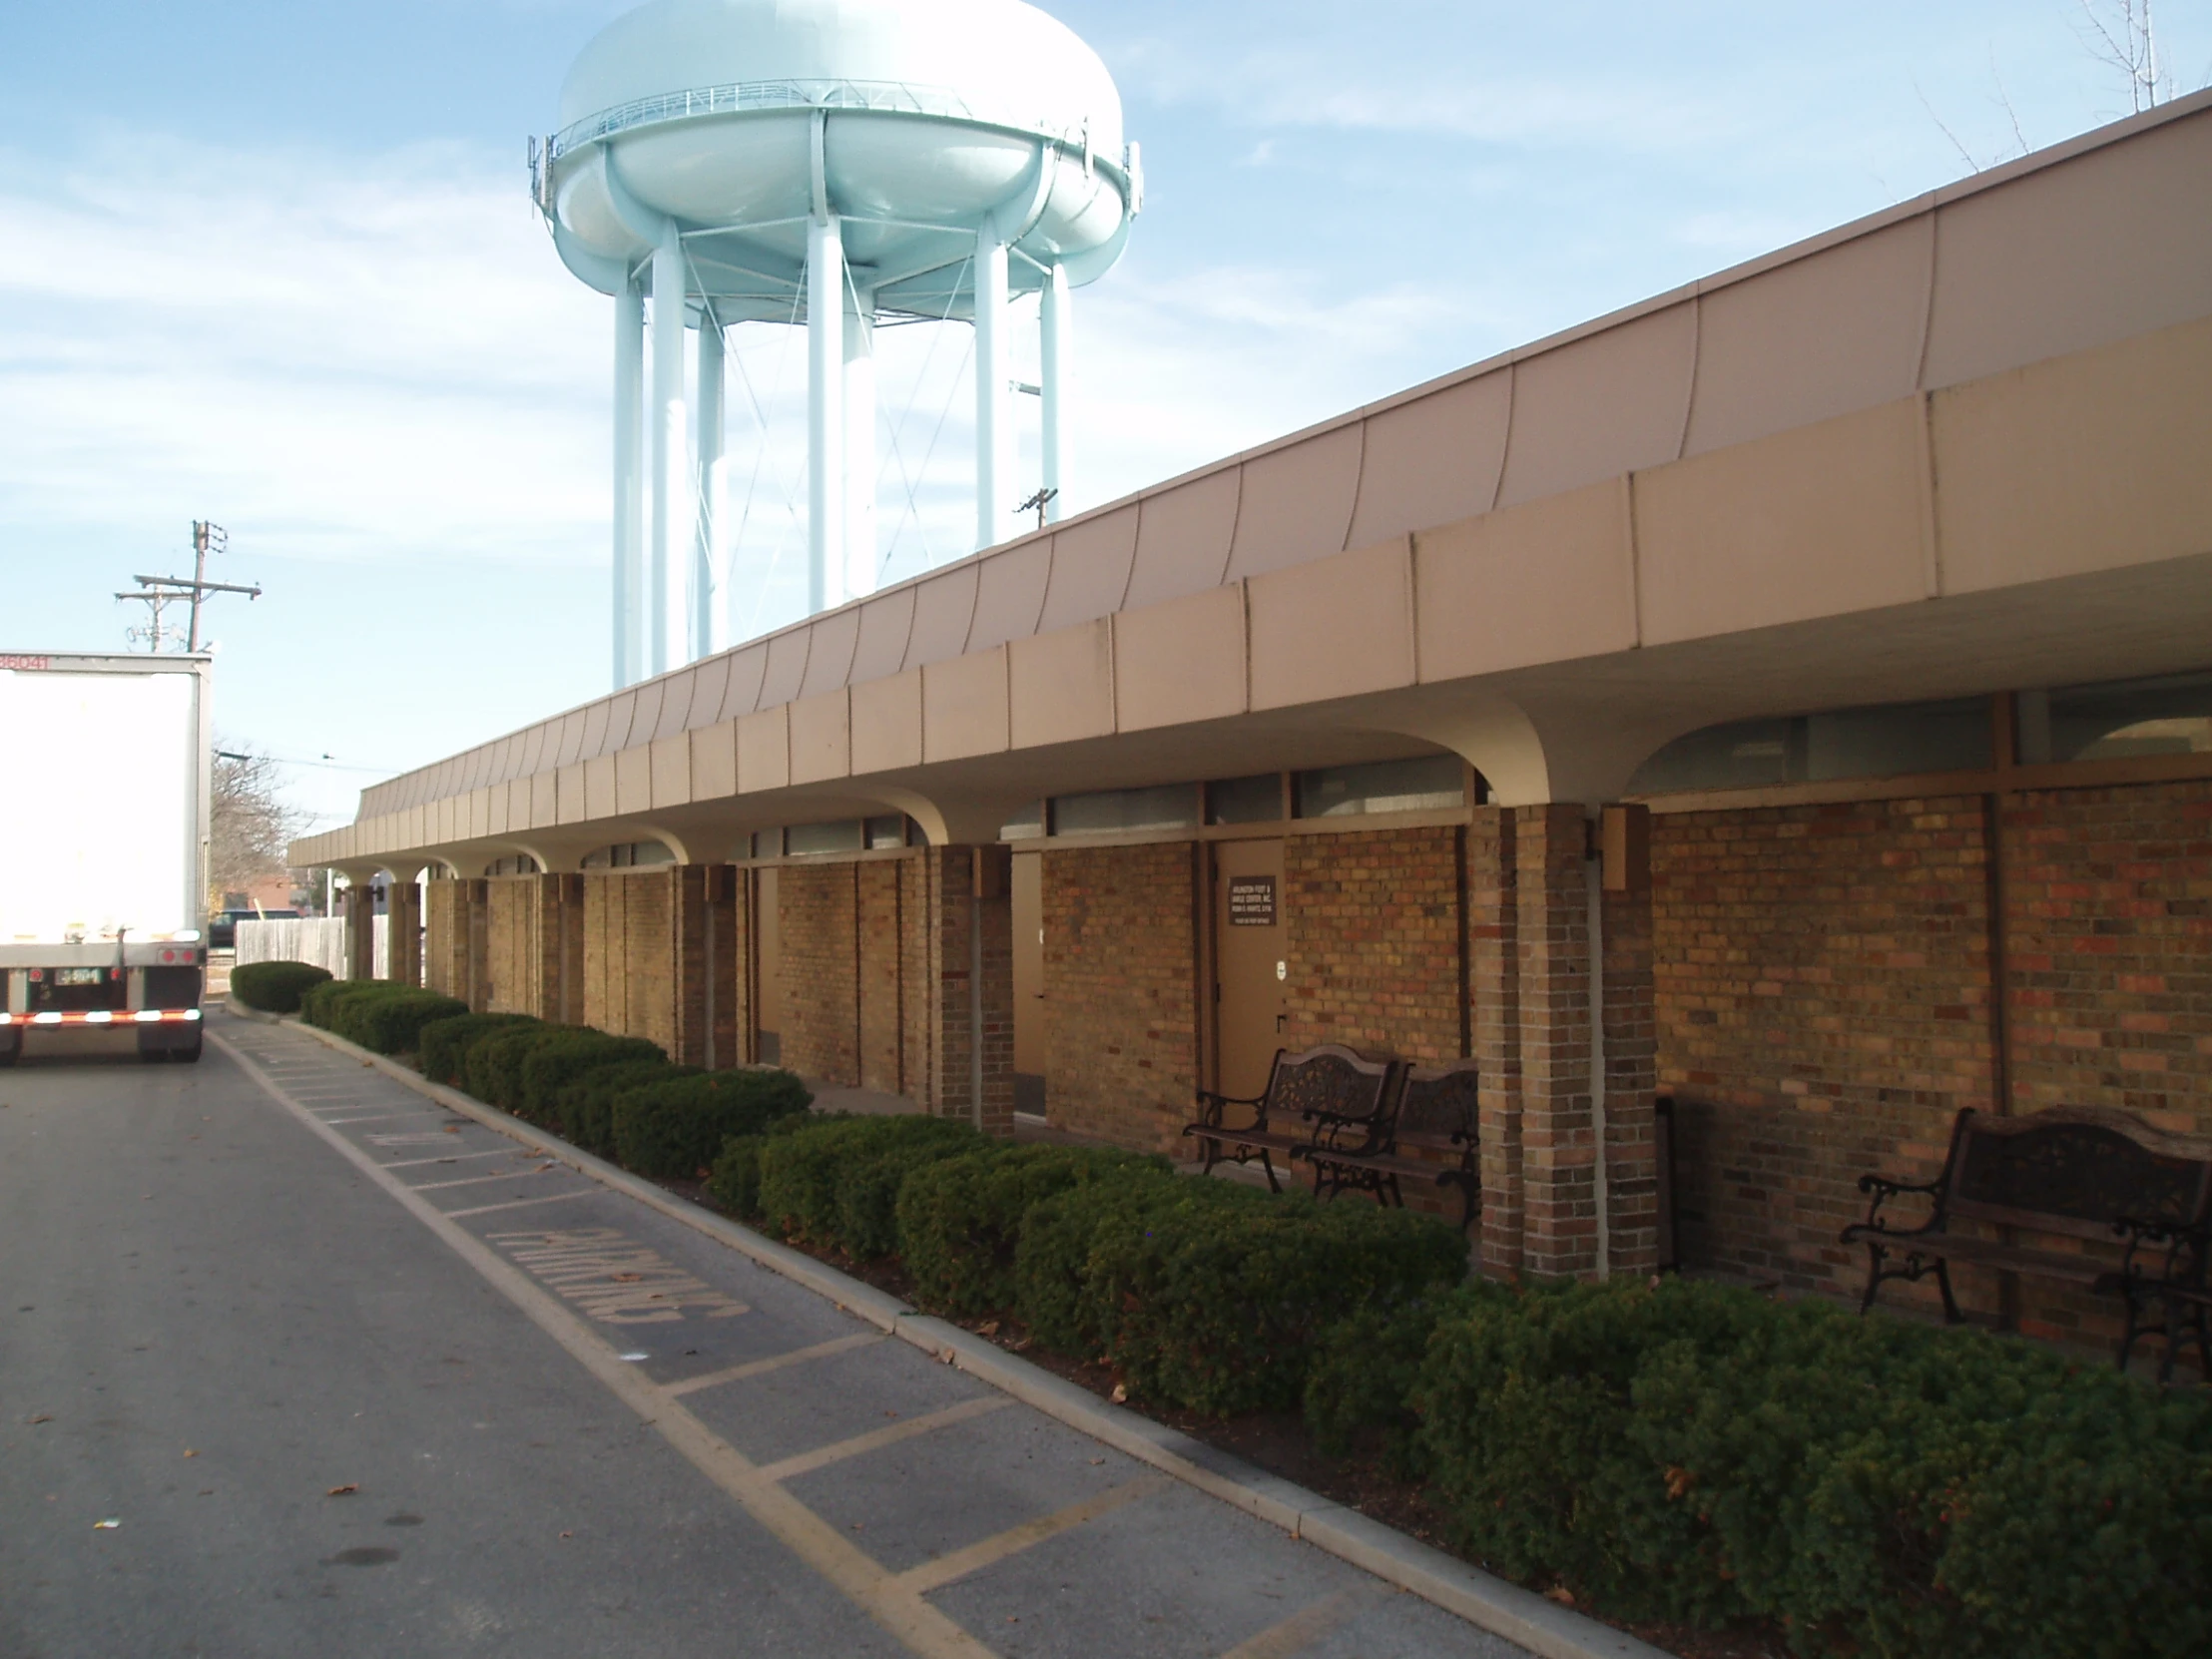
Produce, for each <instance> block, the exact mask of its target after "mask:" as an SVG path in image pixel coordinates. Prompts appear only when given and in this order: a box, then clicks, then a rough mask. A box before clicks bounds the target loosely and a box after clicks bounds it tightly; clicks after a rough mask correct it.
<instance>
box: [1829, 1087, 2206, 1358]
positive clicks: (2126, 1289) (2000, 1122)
mask: <svg viewBox="0 0 2212 1659" xmlns="http://www.w3.org/2000/svg"><path fill="white" fill-rule="evenodd" d="M1859 1190H1860V1191H1861V1192H1863V1193H1871V1194H1873V1195H1874V1202H1873V1204H1872V1205H1870V1206H1869V1207H1868V1210H1867V1219H1866V1220H1865V1221H1863V1222H1858V1223H1855V1224H1854V1225H1852V1226H1850V1227H1847V1228H1845V1229H1844V1232H1843V1242H1844V1243H1845V1244H1847V1245H1852V1244H1862V1245H1865V1246H1866V1247H1867V1289H1866V1294H1865V1295H1864V1296H1863V1297H1862V1298H1861V1299H1860V1303H1859V1307H1860V1311H1861V1312H1862V1313H1864V1312H1865V1311H1866V1310H1867V1309H1869V1308H1871V1307H1873V1306H1874V1301H1875V1297H1876V1295H1877V1294H1878V1293H1879V1292H1880V1291H1881V1289H1882V1287H1883V1285H1884V1284H1886V1283H1887V1282H1888V1281H1890V1280H1892V1279H1907V1280H1918V1279H1922V1278H1925V1277H1927V1276H1928V1275H1929V1274H1934V1275H1935V1276H1936V1287H1937V1289H1938V1290H1940V1291H1941V1293H1942V1298H1943V1317H1944V1318H1945V1319H1947V1320H1949V1321H1950V1322H1951V1323H1952V1324H1953V1325H1956V1324H1959V1323H1961V1322H1962V1321H1963V1319H1964V1316H1963V1315H1962V1314H1960V1313H1959V1312H1958V1303H1957V1299H1956V1298H1955V1297H1954V1296H1953V1295H1952V1294H1951V1284H1950V1264H1951V1263H1953V1262H1963V1263H1966V1264H1968V1265H1970V1266H1973V1267H1981V1268H1989V1269H1993V1270H1995V1271H1997V1272H2000V1273H2018V1274H2025V1275H2028V1276H2031V1277H2034V1278H2040V1279H2050V1280H2055V1281H2058V1282H2060V1283H2063V1284H2070V1285H2078V1286H2080V1287H2082V1288H2083V1289H2086V1290H2091V1291H2095V1292H2098V1293H2100V1294H2104V1295H2116V1296H2118V1297H2120V1298H2122V1299H2123V1300H2124V1302H2125V1303H2126V1308H2127V1322H2126V1327H2125V1332H2124V1335H2123V1336H2122V1338H2121V1341H2120V1351H2119V1360H2120V1365H2121V1367H2122V1368H2123V1369H2124V1368H2125V1367H2126V1365H2127V1361H2128V1356H2129V1354H2130V1352H2131V1351H2132V1350H2133V1348H2134V1346H2135V1342H2136V1340H2137V1339H2138V1338H2139V1337H2141V1336H2143V1335H2144V1334H2145V1332H2146V1331H2148V1330H2152V1329H2157V1328H2154V1327H2148V1326H2146V1325H2145V1324H2144V1323H2143V1313H2144V1309H2145V1307H2146V1306H2147V1305H2149V1304H2150V1303H2152V1302H2154V1301H2158V1300H2160V1298H2161V1294H2162V1287H2163V1285H2164V1284H2165V1279H2164V1278H2163V1277H2162V1272H2163V1271H2165V1270H2161V1269H2159V1268H2155V1267H2151V1266H2148V1265H2142V1266H2138V1265H2137V1264H2136V1252H2135V1251H2133V1250H2131V1251H2130V1253H2129V1260H2128V1265H2127V1266H2126V1267H2124V1268H2123V1269H2122V1270H2121V1271H2118V1272H2114V1271H2113V1270H2112V1267H2111V1265H2110V1263H2108V1262H2105V1261H2100V1260H2098V1259H2096V1258H2094V1257H2092V1256H2090V1255H2089V1254H2087V1253H2086V1252H2061V1251H2049V1250H2029V1249H2025V1248H2022V1247H2020V1246H2018V1245H2014V1244H2007V1243H2002V1242H2000V1241H1998V1240H1995V1239H1989V1238H1982V1237H1977V1236H1975V1235H1974V1234H1971V1233H1953V1232H1952V1231H1950V1227H1951V1224H1952V1223H1953V1222H1958V1221H1963V1222H1978V1223H1982V1224H1984V1225H1986V1226H1990V1227H1998V1228H2014V1229H2018V1230H2020V1231H2022V1232H2029V1233H2040V1234H2045V1235H2051V1236H2056V1237H2062V1238H2075V1239H2094V1240H2101V1241H2106V1242H2109V1241H2110V1240H2112V1239H2113V1238H2114V1237H2115V1235H2117V1236H2119V1237H2123V1238H2127V1237H2131V1236H2137V1235H2147V1234H2149V1233H2154V1232H2158V1231H2159V1230H2163V1229H2175V1230H2179V1231H2181V1232H2184V1233H2201V1232H2202V1230H2203V1228H2204V1226H2205V1220H2206V1213H2207V1208H2208V1205H2212V1139H2205V1138H2202V1137H2198V1136H2190V1135H2170V1134H2167V1133H2165V1132H2163V1131H2161V1130H2157V1129H2153V1128H2152V1127H2151V1126H2150V1125H2149V1124H2147V1123H2144V1122H2143V1121H2142V1120H2141V1119H2140V1118H2138V1117H2136V1116H2135V1115H2134V1114H2133V1113H2130V1112H2120V1111H2114V1110H2111V1109H2109V1108H2105V1107H2096V1106H2054V1107H2052V1108H2050V1109H2049V1110H2047V1111H2042V1112H2035V1113H2031V1114H2029V1115H2028V1116H2026V1117H2018V1118H1995V1117H1988V1116H1985V1115H1984V1114H1982V1113H1979V1112H1976V1111H1974V1110H1973V1108H1971V1107H1967V1108H1966V1109H1965V1110H1963V1111H1961V1112H1960V1113H1959V1114H1958V1117H1957V1119H1956V1121H1955V1122H1954V1123H1953V1124H1952V1126H1951V1132H1950V1151H1949V1153H1948V1155H1947V1156H1946V1157H1945V1158H1944V1160H1943V1168H1942V1172H1941V1173H1940V1174H1939V1175H1937V1176H1936V1179H1935V1180H1933V1181H1927V1182H1914V1181H1893V1180H1891V1179H1889V1178H1888V1177H1886V1176H1880V1175H1863V1176H1861V1177H1860V1178H1859ZM1906 1194H1912V1195H1917V1196H1924V1197H1926V1198H1928V1199H1930V1200H1931V1201H1932V1205H1933V1208H1932V1209H1931V1211H1930V1214H1929V1216H1928V1218H1927V1220H1926V1221H1924V1222H1923V1223H1922V1224H1921V1225H1920V1226H1918V1227H1899V1226H1895V1225H1893V1224H1892V1220H1891V1218H1888V1217H1886V1216H1885V1215H1884V1214H1883V1207H1884V1206H1885V1205H1886V1204H1888V1203H1889V1201H1890V1200H1891V1199H1893V1198H1897V1197H1900V1196H1903V1195H1906ZM2166 1259H2167V1264H2168V1268H2169V1269H2170V1270H2171V1271H2178V1272H2181V1273H2183V1274H2185V1275H2186V1274H2193V1275H2194V1284H2193V1287H2192V1286H2191V1285H2188V1284H2182V1285H2181V1286H2180V1288H2182V1289H2190V1288H2194V1289H2199V1290H2201V1289H2202V1288H2203V1282H2204V1260H2203V1253H2202V1252H2201V1251H2199V1252H2196V1253H2195V1254H2194V1256H2193V1257H2192V1255H2191V1253H2189V1252H2186V1251H2182V1252H2171V1251H2169V1252H2167V1253H2166ZM2192 1261H2193V1267H2192V1266H2191V1265H2190V1264H2191V1263H2192ZM1893 1264H1895V1265H1893Z"/></svg>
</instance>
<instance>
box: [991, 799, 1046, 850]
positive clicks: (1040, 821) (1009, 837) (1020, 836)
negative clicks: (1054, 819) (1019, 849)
mask: <svg viewBox="0 0 2212 1659" xmlns="http://www.w3.org/2000/svg"><path fill="white" fill-rule="evenodd" d="M1043 833H1044V803H1043V802H1042V801H1032V802H1030V803H1028V804H1027V805H1026V806H1024V807H1023V808H1022V810H1021V812H1020V813H1019V814H1017V815H1016V816H1015V817H1013V818H1010V819H1008V820H1007V821H1006V822H1005V823H1004V824H1002V825H1000V826H999V827H998V838H999V839H1000V840H1002V841H1026V840H1033V839H1035V838H1036V837H1037V836H1039V835H1041V834H1043Z"/></svg>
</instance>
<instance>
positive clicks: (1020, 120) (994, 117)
mask: <svg viewBox="0 0 2212 1659" xmlns="http://www.w3.org/2000/svg"><path fill="white" fill-rule="evenodd" d="M798 109H808V110H811V109H830V110H870V111H879V112H883V113H887V114H896V115H921V116H934V117H937V118H939V119H941V120H950V121H965V122H972V123H974V124H976V125H978V126H985V127H1000V128H1005V129H1008V130H1010V131H1013V132H1018V133H1025V134H1028V135H1030V136H1032V137H1035V138H1041V139H1044V140H1046V141H1047V142H1049V143H1053V144H1057V145H1060V146H1062V147H1064V148H1067V149H1071V150H1082V151H1087V150H1088V148H1089V135H1088V133H1087V132H1086V131H1085V130H1084V129H1083V128H1080V127H1077V128H1072V129H1066V130H1062V129H1058V128H1054V127H1052V126H1050V125H1048V124H1047V123H1045V122H1042V121H1039V120H1036V119H1035V118H1033V117H1029V116H1022V115H1018V114H1016V113H1014V112H1012V111H1007V110H978V109H977V108H976V107H975V106H974V105H973V104H971V103H970V102H969V101H968V100H967V99H965V98H963V97H961V96H960V95H959V94H958V93H956V92H954V91H952V90H951V89H950V88H947V87H929V86H913V85H909V84H906V83H903V82H898V81H841V80H836V81H832V80H822V81H815V80H780V81H736V82H731V83H728V84H726V85H723V86H712V87H693V88H690V89H688V90H686V91H684V92H667V93H660V94H657V95H655V96H654V97H651V98H638V99H633V100H632V101H631V102H629V103H627V104H617V105H616V106H615V107H614V108H612V109H607V110H601V111H600V112H599V113H598V114H596V115H588V116H586V117H584V118H583V119H582V120H581V121H573V122H571V123H569V125H568V126H566V127H564V128H562V129H561V130H560V132H558V133H556V134H555V135H554V136H553V137H552V138H551V139H550V140H548V141H547V144H546V162H547V164H548V165H550V164H551V163H552V162H554V161H557V160H559V159H560V158H561V157H562V156H565V155H567V154H568V153H569V152H570V151H572V150H574V149H576V148H578V147H579V146H581V145H586V144H596V143H598V142H600V141H601V140H604V139H609V138H613V137H615V136H616V135H618V134H621V133H625V132H628V131H631V130H632V129H634V128H638V127H647V126H652V125H654V124H655V123H657V122H663V121H685V120H697V119H700V118H703V117H707V116H716V115H737V114H742V113H745V112H748V111H754V110H798ZM1100 159H1101V161H1103V160H1104V158H1100ZM1117 171H1118V170H1117Z"/></svg>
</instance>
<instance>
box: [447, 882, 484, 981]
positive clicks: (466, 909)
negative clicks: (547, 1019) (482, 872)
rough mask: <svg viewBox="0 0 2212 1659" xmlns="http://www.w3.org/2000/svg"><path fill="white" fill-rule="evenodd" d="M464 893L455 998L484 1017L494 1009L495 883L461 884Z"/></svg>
mask: <svg viewBox="0 0 2212 1659" xmlns="http://www.w3.org/2000/svg"><path fill="white" fill-rule="evenodd" d="M459 886H460V889H461V915H460V928H459V931H460V941H459V943H460V949H461V951H462V956H461V974H460V984H459V987H458V988H457V989H455V990H454V992H453V994H454V995H455V996H457V997H459V998H460V999H461V1000H462V1001H463V1002H466V1003H467V1004H468V1006H469V1011H470V1012H471V1013H477V1014H480V1013H483V1012H484V1011H485V1010H486V1009H487V1008H489V1007H490V1006H491V883H490V882H488V881H485V880H483V879H482V878H480V877H479V878H475V879H471V880H465V881H462V882H460V883H459Z"/></svg>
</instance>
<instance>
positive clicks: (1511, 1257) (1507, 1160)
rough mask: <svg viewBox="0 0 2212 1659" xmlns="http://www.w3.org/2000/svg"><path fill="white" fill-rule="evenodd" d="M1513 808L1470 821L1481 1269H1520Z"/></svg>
mask: <svg viewBox="0 0 2212 1659" xmlns="http://www.w3.org/2000/svg"><path fill="white" fill-rule="evenodd" d="M1514 823H1515V817H1514V809H1512V808H1510V807H1478V808H1476V809H1475V812H1474V819H1473V822H1472V823H1471V824H1469V825H1468V826H1467V842H1466V860H1467V861H1466V892H1467V900H1466V903H1467V911H1466V926H1467V947H1466V948H1467V993H1468V996H1469V998H1470V1000H1471V1001H1472V1002H1473V1007H1472V1009H1471V1010H1470V1013H1469V1022H1468V1023H1469V1027H1470V1029H1471V1030H1472V1032H1473V1035H1474V1047H1473V1054H1474V1056H1475V1058H1476V1060H1478V1061H1479V1062H1480V1064H1481V1068H1482V1069H1481V1105H1480V1113H1481V1158H1482V1238H1481V1256H1480V1262H1481V1271H1482V1272H1483V1273H1484V1274H1486V1275H1488V1276H1489V1277H1490V1278H1492V1279H1514V1278H1517V1277H1518V1276H1519V1274H1520V1270H1521V1226H1522V1215H1521V1206H1522V1195H1521V1097H1520V1087H1521V1055H1520V955H1519V947H1518V939H1519V909H1518V899H1517V896H1516V887H1515V877H1516V875H1517V873H1518V871H1517V868H1516V862H1515V854H1514V850H1513V847H1514V842H1513V827H1514Z"/></svg>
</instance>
